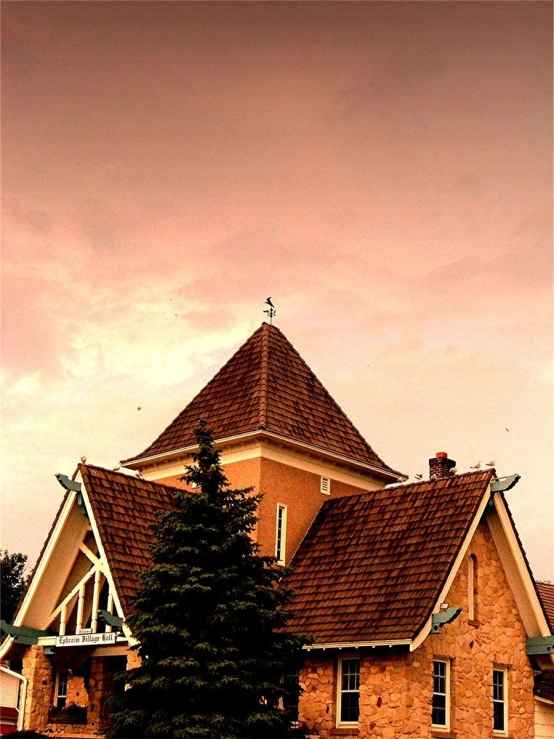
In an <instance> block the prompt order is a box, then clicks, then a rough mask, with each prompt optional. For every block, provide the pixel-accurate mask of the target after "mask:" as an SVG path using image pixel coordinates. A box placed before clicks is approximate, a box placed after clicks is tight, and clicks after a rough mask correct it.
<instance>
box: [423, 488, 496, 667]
mask: <svg viewBox="0 0 554 739" xmlns="http://www.w3.org/2000/svg"><path fill="white" fill-rule="evenodd" d="M490 495H491V491H490V485H489V486H487V489H486V490H485V493H484V495H483V499H482V500H481V503H480V504H479V508H478V510H477V513H476V514H475V517H474V519H473V521H472V523H471V526H470V527H469V531H468V532H467V534H466V537H465V539H464V541H463V543H462V546H461V547H460V550H459V552H458V556H457V557H456V559H455V560H454V564H453V566H452V569H451V570H450V574H449V575H448V578H447V579H446V582H445V584H444V586H443V588H442V590H441V592H440V594H439V597H438V598H437V601H436V603H435V607H434V608H433V611H432V613H439V612H440V604H441V603H444V600H445V598H446V596H447V595H448V592H449V590H450V588H451V587H452V583H453V582H454V578H455V577H456V575H457V574H458V570H459V569H460V566H461V564H462V562H463V560H464V557H465V556H466V553H467V550H468V549H469V545H470V543H471V540H472V539H473V537H474V535H475V532H476V531H477V527H478V526H479V522H480V521H481V518H482V517H483V514H484V513H485V510H486V507H487V503H488V502H489V499H490ZM451 605H456V603H452V604H451ZM431 623H432V616H430V617H429V619H428V620H427V621H426V622H425V625H424V626H423V628H422V629H421V631H420V632H419V634H417V635H416V637H415V639H414V640H413V642H412V643H411V644H410V651H411V652H413V651H414V650H415V649H417V648H418V647H419V646H420V645H421V644H422V643H423V641H424V640H425V639H426V638H427V637H428V636H429V632H430V631H431Z"/></svg>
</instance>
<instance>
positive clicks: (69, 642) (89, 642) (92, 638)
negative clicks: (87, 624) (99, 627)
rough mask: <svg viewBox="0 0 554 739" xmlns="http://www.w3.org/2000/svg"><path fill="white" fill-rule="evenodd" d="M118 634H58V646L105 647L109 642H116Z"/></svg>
mask: <svg viewBox="0 0 554 739" xmlns="http://www.w3.org/2000/svg"><path fill="white" fill-rule="evenodd" d="M116 639H117V634H116V633H115V632H112V633H110V634H69V635H68V636H57V637H56V646H57V647H104V646H106V645H107V644H115V641H116Z"/></svg>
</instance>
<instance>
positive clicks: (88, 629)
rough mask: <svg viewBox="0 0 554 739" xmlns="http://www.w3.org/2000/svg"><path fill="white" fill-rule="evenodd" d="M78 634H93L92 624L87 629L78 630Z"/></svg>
mask: <svg viewBox="0 0 554 739" xmlns="http://www.w3.org/2000/svg"><path fill="white" fill-rule="evenodd" d="M76 633H77V634H92V626H89V627H88V628H87V629H79V631H77V632H76Z"/></svg>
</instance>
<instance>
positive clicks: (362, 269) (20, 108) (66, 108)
mask: <svg viewBox="0 0 554 739" xmlns="http://www.w3.org/2000/svg"><path fill="white" fill-rule="evenodd" d="M2 35H3V39H2V56H3V59H2V65H3V79H2V87H3V90H2V141H3V188H2V191H3V239H4V243H3V258H2V262H3V292H2V298H3V313H2V365H3V369H2V393H3V405H2V427H3V428H2V433H3V445H2V466H3V470H4V471H3V474H2V478H3V486H2V487H3V495H2V509H3V515H2V546H3V547H7V548H8V549H10V550H16V551H23V552H26V553H28V554H29V557H30V560H31V562H32V561H33V560H34V559H35V558H36V556H37V554H38V551H39V548H40V546H41V544H42V542H43V540H44V538H45V536H46V534H47V532H48V529H49V526H50V523H51V520H52V518H53V516H54V514H55V511H56V509H57V506H58V505H59V502H60V500H61V497H62V492H63V491H62V489H61V487H60V486H59V485H58V483H57V482H56V480H55V478H54V474H55V473H56V472H64V473H67V474H71V473H72V472H73V470H74V469H75V466H76V463H77V461H78V460H79V458H80V457H81V456H82V455H86V456H87V458H88V461H89V462H92V463H94V464H100V465H104V466H108V467H113V466H115V464H116V463H117V461H118V460H119V459H123V458H126V457H130V456H132V455H134V454H136V453H138V452H139V451H141V450H142V449H143V448H144V447H145V446H146V445H147V444H148V443H150V442H151V441H152V440H153V439H154V437H156V436H157V435H158V433H159V432H160V431H161V430H162V429H163V428H164V427H165V426H166V425H167V424H168V423H169V422H170V421H171V420H172V419H173V417H174V416H175V415H176V414H177V413H178V412H179V411H180V410H181V409H182V408H183V407H184V406H185V405H186V404H187V402H188V401H189V400H190V399H191V398H192V396H193V395H194V393H196V392H197V391H198V390H199V389H200V388H201V387H202V386H203V385H204V384H205V383H206V382H207V381H208V380H209V379H210V378H211V377H212V375H213V374H214V373H215V372H216V371H217V369H219V367H220V366H221V364H222V363H223V362H224V361H225V360H226V359H227V358H228V357H229V356H230V354H231V353H232V352H233V351H234V350H235V349H236V348H237V347H238V346H239V345H240V344H241V343H242V342H243V341H245V340H246V339H247V338H248V336H249V335H250V334H251V333H252V332H253V331H254V330H255V329H256V328H257V326H258V325H259V323H260V322H261V320H263V318H264V316H263V313H262V310H263V302H264V300H265V298H266V297H267V296H268V295H271V296H272V297H273V300H274V302H275V304H276V306H277V309H278V314H277V319H276V324H277V325H278V326H279V327H280V328H281V329H282V331H283V332H284V333H285V335H286V336H287V337H288V338H289V339H290V340H291V341H292V343H293V344H294V345H295V347H296V348H297V349H298V351H299V352H300V353H301V354H302V356H303V357H304V358H305V360H306V361H307V362H308V364H310V366H311V367H312V369H313V370H314V371H315V373H316V374H317V375H318V376H319V378H320V379H321V380H322V382H323V383H324V384H325V385H326V387H327V388H328V390H329V391H330V392H331V394H332V395H333V396H334V397H335V399H336V400H337V401H338V402H339V404H340V405H341V406H342V408H343V409H344V410H345V411H346V413H347V414H348V415H349V416H350V418H351V419H352V420H353V421H354V423H355V424H356V425H357V426H358V428H359V429H360V430H361V431H362V433H363V434H364V436H365V437H366V438H367V440H368V441H369V443H370V444H371V445H372V446H373V447H374V449H375V450H376V452H377V453H378V454H379V455H381V456H382V457H383V458H384V460H385V461H386V462H387V463H388V464H390V465H391V466H392V467H394V468H397V469H401V470H402V471H404V472H406V473H409V474H411V475H413V474H415V473H418V472H423V473H426V471H427V460H428V458H429V457H430V456H433V455H434V454H435V452H437V451H440V450H444V451H447V452H448V453H449V454H450V456H451V457H452V458H454V459H456V460H457V461H458V467H459V469H460V470H464V469H467V468H468V467H469V466H470V465H472V464H474V463H475V462H477V461H478V460H482V461H483V462H486V461H489V460H491V459H494V460H496V463H497V470H498V472H499V474H511V473H513V472H519V473H520V474H521V475H522V480H521V482H520V483H519V485H518V486H517V487H516V488H514V489H513V490H512V491H510V493H509V494H508V499H509V503H510V505H511V507H512V510H513V512H514V516H515V518H516V522H517V525H518V529H519V532H520V534H521V537H522V540H523V543H524V546H525V548H526V550H527V553H528V555H529V558H530V561H531V565H532V568H533V570H534V573H535V574H536V576H538V577H540V578H554V562H553V549H552V540H553V539H554V535H553V533H554V509H553V491H552V477H553V458H554V454H553V438H552V436H553V435H552V427H553V424H552V420H553V418H552V5H551V3H547V2H486V3H481V2H453V3H449V2H411V3H403V2H389V3H381V2H357V3H349V2H335V3H318V2H305V3H299V4H297V3H294V2H285V3H248V2H236V3H223V2H214V3H202V2H190V3H189V2H177V3H171V2H151V3H149V2H141V3H135V2H132V1H130V2H116V3H111V2H91V3H87V2H65V3H64V2H9V1H8V2H6V1H4V2H3V3H2ZM139 406H140V407H141V409H142V410H141V411H137V408H138V407H139ZM506 429H509V431H507V430H506Z"/></svg>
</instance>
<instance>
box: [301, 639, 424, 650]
mask: <svg viewBox="0 0 554 739" xmlns="http://www.w3.org/2000/svg"><path fill="white" fill-rule="evenodd" d="M411 643H412V640H411V639H384V640H373V641H344V642H314V643H313V644H307V645H305V646H304V647H303V649H305V650H306V651H311V650H313V649H361V648H362V647H369V648H377V647H409V646H410V644H411Z"/></svg>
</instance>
